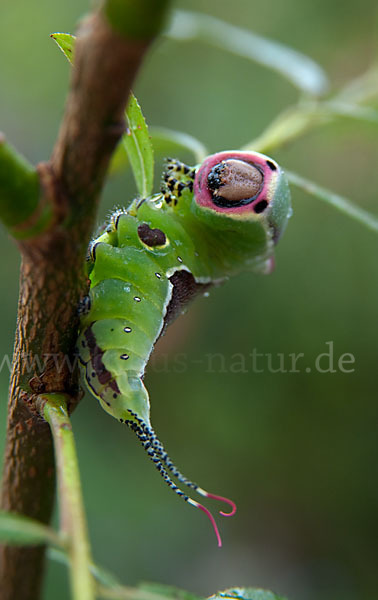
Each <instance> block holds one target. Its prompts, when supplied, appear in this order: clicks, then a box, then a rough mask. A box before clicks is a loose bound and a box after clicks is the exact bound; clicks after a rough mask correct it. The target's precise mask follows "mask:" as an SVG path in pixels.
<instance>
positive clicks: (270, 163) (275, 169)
mask: <svg viewBox="0 0 378 600" xmlns="http://www.w3.org/2000/svg"><path fill="white" fill-rule="evenodd" d="M266 164H267V165H268V167H269V169H270V170H271V171H277V167H276V165H275V164H274V163H273V162H272V161H271V160H267V161H266Z"/></svg>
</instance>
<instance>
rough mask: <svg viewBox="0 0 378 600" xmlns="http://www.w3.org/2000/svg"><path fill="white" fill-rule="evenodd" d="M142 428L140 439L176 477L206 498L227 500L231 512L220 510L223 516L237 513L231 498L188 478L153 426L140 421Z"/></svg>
mask: <svg viewBox="0 0 378 600" xmlns="http://www.w3.org/2000/svg"><path fill="white" fill-rule="evenodd" d="M140 429H141V430H142V434H141V435H138V437H139V439H140V441H141V442H142V444H143V446H144V448H145V449H146V450H147V449H149V448H150V447H152V448H153V449H154V451H155V453H156V454H157V455H158V456H159V458H160V460H161V461H162V462H163V463H164V465H165V467H166V468H167V469H168V470H169V471H170V472H171V473H172V474H173V475H174V476H175V477H177V479H178V480H179V481H180V483H183V484H184V485H186V486H187V487H189V488H191V489H192V490H194V491H196V492H197V494H200V496H204V497H205V498H211V499H213V500H219V501H220V502H225V503H226V504H229V506H231V512H229V513H225V512H223V511H219V512H220V514H221V515H222V516H224V517H232V515H234V514H235V512H236V504H235V502H233V501H232V500H230V499H229V498H225V497H224V496H218V495H217V494H211V493H210V492H207V491H206V490H204V489H203V488H201V487H199V485H197V484H196V483H194V482H193V481H190V479H187V477H185V476H184V475H183V474H182V473H181V472H180V471H179V470H178V468H177V467H176V465H175V464H174V463H173V462H172V460H171V458H170V457H169V456H168V454H167V452H166V450H165V448H164V446H163V444H162V443H161V441H160V440H159V439H158V438H157V436H156V434H155V432H154V430H153V429H152V427H149V426H148V425H146V424H145V423H140Z"/></svg>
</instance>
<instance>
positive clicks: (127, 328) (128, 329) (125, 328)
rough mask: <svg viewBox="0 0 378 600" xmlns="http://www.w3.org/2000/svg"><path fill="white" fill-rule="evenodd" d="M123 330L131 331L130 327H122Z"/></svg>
mask: <svg viewBox="0 0 378 600" xmlns="http://www.w3.org/2000/svg"><path fill="white" fill-rule="evenodd" d="M123 331H124V332H125V333H130V332H131V327H124V328H123Z"/></svg>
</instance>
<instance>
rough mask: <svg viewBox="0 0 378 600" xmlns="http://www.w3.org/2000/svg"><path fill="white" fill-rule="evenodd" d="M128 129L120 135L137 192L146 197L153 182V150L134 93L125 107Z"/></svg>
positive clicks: (150, 190) (150, 191)
mask: <svg viewBox="0 0 378 600" xmlns="http://www.w3.org/2000/svg"><path fill="white" fill-rule="evenodd" d="M126 118H127V122H128V125H129V126H128V129H127V131H126V133H125V134H124V135H123V137H122V144H123V146H124V148H125V149H126V152H127V155H128V158H129V161H130V164H131V168H132V170H133V173H134V178H135V182H136V186H137V189H138V192H139V194H140V195H141V196H142V198H146V197H147V196H149V195H150V194H151V193H152V188H153V182H154V150H153V147H152V142H151V138H150V136H149V133H148V127H147V124H146V121H145V119H144V116H143V113H142V110H141V108H140V106H139V104H138V101H137V99H136V98H135V96H134V94H131V96H130V100H129V104H128V105H127V108H126Z"/></svg>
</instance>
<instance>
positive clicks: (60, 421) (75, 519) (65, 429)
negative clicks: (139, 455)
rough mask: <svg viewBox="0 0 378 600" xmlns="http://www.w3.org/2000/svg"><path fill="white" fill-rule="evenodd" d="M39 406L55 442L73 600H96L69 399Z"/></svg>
mask: <svg viewBox="0 0 378 600" xmlns="http://www.w3.org/2000/svg"><path fill="white" fill-rule="evenodd" d="M36 406H37V408H38V409H39V411H40V413H41V416H43V417H44V418H45V419H46V421H47V422H48V424H49V425H50V428H51V431H52V435H53V439H54V449H55V461H56V470H57V476H58V487H59V508H60V524H61V533H62V534H63V535H64V536H65V537H66V538H67V547H68V554H69V557H70V563H71V564H70V566H71V568H70V578H71V589H72V598H73V600H94V598H95V595H94V583H93V578H92V575H91V554H90V545H89V538H88V532H87V524H86V518H85V510H84V504H83V496H82V491H81V483H80V473H79V465H78V460H77V454H76V446H75V440H74V436H73V433H72V427H71V421H70V418H69V415H68V411H67V397H66V396H64V395H63V394H45V395H43V396H40V397H39V398H38V400H37V402H36Z"/></svg>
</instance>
